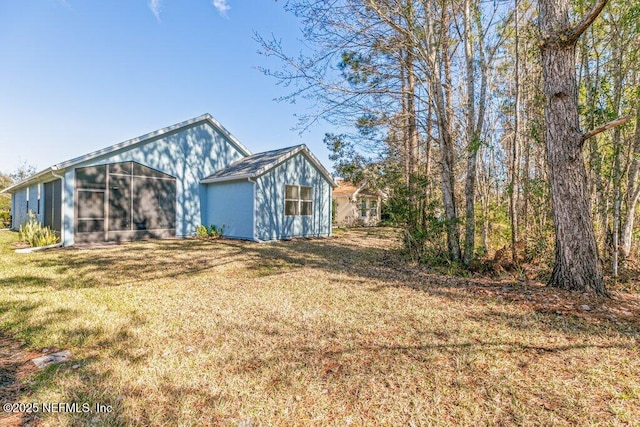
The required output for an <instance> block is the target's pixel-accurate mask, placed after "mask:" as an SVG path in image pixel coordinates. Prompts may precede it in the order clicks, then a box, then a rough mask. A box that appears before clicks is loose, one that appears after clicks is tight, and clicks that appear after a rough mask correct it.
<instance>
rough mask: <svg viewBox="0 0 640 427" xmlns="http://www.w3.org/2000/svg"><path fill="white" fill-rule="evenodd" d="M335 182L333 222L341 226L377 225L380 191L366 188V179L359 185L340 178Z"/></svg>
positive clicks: (380, 201)
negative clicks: (336, 185)
mask: <svg viewBox="0 0 640 427" xmlns="http://www.w3.org/2000/svg"><path fill="white" fill-rule="evenodd" d="M337 184H338V187H337V188H335V189H334V190H333V201H334V206H333V208H334V209H335V220H334V223H335V224H336V225H338V226H341V227H353V226H374V225H378V223H379V222H380V205H381V204H382V196H383V194H382V192H381V191H378V190H370V189H368V188H367V182H366V181H365V182H364V183H363V184H362V185H360V186H355V185H353V184H352V183H350V182H345V181H342V180H338V181H337Z"/></svg>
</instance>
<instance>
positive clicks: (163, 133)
mask: <svg viewBox="0 0 640 427" xmlns="http://www.w3.org/2000/svg"><path fill="white" fill-rule="evenodd" d="M333 187H335V183H334V182H333V179H332V178H331V175H330V174H329V173H328V172H327V170H326V169H325V168H324V167H323V166H322V164H320V162H319V161H318V159H316V157H315V156H314V155H313V154H311V152H310V151H309V150H308V149H307V147H306V146H305V145H298V146H295V147H289V148H283V149H279V150H274V151H268V152H265V153H258V154H251V153H250V152H249V150H248V149H247V148H246V147H245V146H244V145H242V144H241V143H240V142H239V141H238V140H237V139H236V138H235V137H233V136H232V135H231V134H230V133H229V132H228V131H227V130H226V129H224V128H223V127H222V126H221V125H220V124H219V123H218V122H217V121H216V120H215V119H213V117H211V116H210V115H209V114H205V115H203V116H200V117H196V118H194V119H191V120H187V121H185V122H182V123H179V124H176V125H173V126H169V127H167V128H164V129H160V130H158V131H156V132H152V133H149V134H147V135H144V136H141V137H139V138H134V139H131V140H128V141H125V142H122V143H120V144H117V145H114V146H112V147H109V148H105V149H103V150H99V151H96V152H93V153H90V154H87V155H85V156H81V157H78V158H75V159H73V160H69V161H67V162H63V163H60V164H57V165H54V166H51V167H50V168H47V169H45V170H43V171H41V172H39V173H37V174H35V175H33V176H31V177H29V178H28V179H26V180H24V181H22V182H20V183H18V184H15V185H13V186H11V187H9V188H7V189H5V190H3V192H8V193H10V194H11V195H12V200H11V207H12V212H13V223H12V227H13V228H14V229H16V228H18V227H19V226H20V224H22V223H23V222H24V221H26V220H27V219H28V214H29V212H33V213H34V214H35V215H36V218H37V219H38V221H40V222H41V223H43V224H44V225H47V226H50V227H51V228H53V229H54V230H56V231H58V232H60V234H61V237H62V242H63V244H64V245H65V246H68V245H72V244H74V243H80V242H103V241H121V240H136V239H143V238H169V237H186V236H191V235H193V234H194V231H195V228H196V227H197V226H198V225H200V224H204V225H212V224H213V225H216V226H218V227H224V232H223V234H224V236H225V237H231V238H238V239H248V240H256V241H265V240H275V239H282V238H291V237H311V236H329V235H330V234H331V192H332V189H333Z"/></svg>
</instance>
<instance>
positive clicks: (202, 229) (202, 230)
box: [196, 225, 209, 237]
mask: <svg viewBox="0 0 640 427" xmlns="http://www.w3.org/2000/svg"><path fill="white" fill-rule="evenodd" d="M208 235H209V230H208V229H207V226H206V225H199V226H197V227H196V237H207V236H208Z"/></svg>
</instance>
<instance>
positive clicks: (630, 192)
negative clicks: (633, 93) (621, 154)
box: [620, 106, 640, 259]
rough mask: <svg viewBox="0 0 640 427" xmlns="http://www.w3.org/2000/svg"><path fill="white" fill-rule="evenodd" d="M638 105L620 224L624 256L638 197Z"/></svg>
mask: <svg viewBox="0 0 640 427" xmlns="http://www.w3.org/2000/svg"><path fill="white" fill-rule="evenodd" d="M639 178H640V106H639V107H638V108H637V110H636V131H635V134H634V137H633V160H631V166H630V167H629V178H628V181H627V182H628V184H627V210H626V215H625V218H624V223H623V225H622V243H621V248H620V249H621V251H622V255H623V256H624V258H625V259H626V258H629V256H630V255H631V241H632V236H633V223H634V220H635V216H636V205H637V204H638V199H640V182H638V179H639Z"/></svg>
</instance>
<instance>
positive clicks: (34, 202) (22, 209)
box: [11, 182, 44, 230]
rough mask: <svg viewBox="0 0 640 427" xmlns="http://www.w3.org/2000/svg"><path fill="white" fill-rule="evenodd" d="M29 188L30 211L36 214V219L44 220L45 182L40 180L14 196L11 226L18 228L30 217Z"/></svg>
mask: <svg viewBox="0 0 640 427" xmlns="http://www.w3.org/2000/svg"><path fill="white" fill-rule="evenodd" d="M27 189H28V194H29V211H30V212H33V213H34V214H36V219H37V220H38V221H39V222H44V188H43V184H42V183H40V182H39V183H36V184H32V185H30V186H29V187H25V188H22V189H21V190H20V191H18V192H16V193H15V194H14V195H13V197H12V204H11V216H12V221H11V227H12V228H13V229H16V230H17V229H18V228H20V226H21V225H22V224H24V223H25V222H26V221H27V220H28V219H29V214H28V212H27ZM38 189H39V190H40V209H38ZM38 212H39V213H38Z"/></svg>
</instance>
